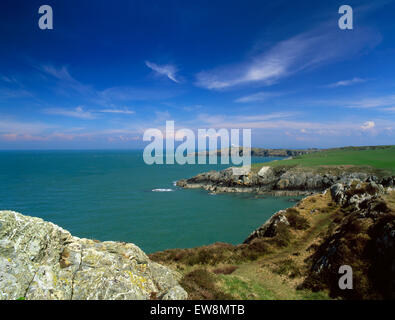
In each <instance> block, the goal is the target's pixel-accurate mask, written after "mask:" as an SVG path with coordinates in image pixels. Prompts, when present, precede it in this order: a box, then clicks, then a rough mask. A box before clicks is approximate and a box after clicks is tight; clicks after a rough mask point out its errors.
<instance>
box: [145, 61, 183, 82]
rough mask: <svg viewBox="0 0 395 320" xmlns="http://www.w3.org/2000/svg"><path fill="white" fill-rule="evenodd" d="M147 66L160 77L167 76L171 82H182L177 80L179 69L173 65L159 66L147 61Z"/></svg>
mask: <svg viewBox="0 0 395 320" xmlns="http://www.w3.org/2000/svg"><path fill="white" fill-rule="evenodd" d="M145 65H146V66H147V67H148V68H150V69H151V70H153V71H155V72H156V73H158V74H159V75H163V76H166V77H167V78H169V79H170V80H171V81H174V82H176V83H179V82H180V81H179V80H178V79H177V78H176V73H177V68H176V67H175V66H173V65H170V64H167V65H162V66H160V65H157V64H156V63H153V62H149V61H146V62H145Z"/></svg>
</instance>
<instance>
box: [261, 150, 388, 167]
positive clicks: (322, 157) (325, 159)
mask: <svg viewBox="0 0 395 320" xmlns="http://www.w3.org/2000/svg"><path fill="white" fill-rule="evenodd" d="M262 165H268V166H272V167H276V166H300V167H324V166H357V167H371V168H373V169H378V170H385V171H390V172H392V173H394V172H395V146H379V147H347V148H339V149H328V150H324V151H320V152H315V153H311V154H306V155H303V156H298V157H294V158H293V159H289V160H280V161H273V162H269V163H265V164H254V165H253V167H254V168H260V167H262Z"/></svg>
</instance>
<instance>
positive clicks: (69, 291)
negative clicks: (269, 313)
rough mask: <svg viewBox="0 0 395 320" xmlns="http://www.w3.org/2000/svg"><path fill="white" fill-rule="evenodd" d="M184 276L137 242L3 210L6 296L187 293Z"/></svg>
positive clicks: (0, 282) (1, 289) (0, 268)
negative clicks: (85, 235)
mask: <svg viewBox="0 0 395 320" xmlns="http://www.w3.org/2000/svg"><path fill="white" fill-rule="evenodd" d="M178 280H179V274H178V273H176V272H175V271H172V270H171V269H169V268H167V267H164V266H162V265H160V264H158V263H155V262H153V261H151V260H150V259H149V258H148V257H147V256H146V255H145V253H144V252H143V251H142V250H141V249H140V248H138V247H137V246H135V245H134V244H131V243H120V242H113V241H106V242H100V241H96V240H89V239H80V238H77V237H74V236H72V235H71V234H70V233H69V232H68V231H66V230H64V229H62V228H60V227H59V226H57V225H54V224H52V223H50V222H46V221H44V220H42V219H39V218H34V217H28V216H24V215H22V214H19V213H16V212H12V211H0V299H11V300H14V299H19V298H25V299H29V300H30V299H56V300H63V299H69V300H70V299H71V300H86V299H100V300H101V299H125V300H126V299H169V300H172V299H186V298H187V293H186V292H185V291H184V289H183V288H182V287H180V286H179V284H178Z"/></svg>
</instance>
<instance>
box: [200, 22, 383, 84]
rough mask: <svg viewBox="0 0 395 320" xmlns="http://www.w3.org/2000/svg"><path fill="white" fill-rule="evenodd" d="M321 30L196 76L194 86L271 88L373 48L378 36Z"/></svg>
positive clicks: (366, 33)
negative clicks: (299, 73) (252, 85)
mask: <svg viewBox="0 0 395 320" xmlns="http://www.w3.org/2000/svg"><path fill="white" fill-rule="evenodd" d="M334 30H336V29H334V28H328V27H323V28H319V29H316V30H313V31H309V32H305V33H302V34H299V35H297V36H294V37H292V38H289V39H287V40H284V41H281V42H279V43H277V44H275V45H274V46H272V48H270V49H269V50H267V51H266V52H263V53H261V54H260V55H257V56H255V57H253V58H251V59H249V60H247V61H244V62H242V63H240V64H237V65H231V66H225V67H222V68H218V69H215V70H211V71H203V72H200V73H198V74H197V76H196V78H197V80H196V85H197V86H199V87H202V88H206V89H214V90H215V89H217V90H220V89H226V88H231V87H235V86H240V85H246V84H251V83H259V84H263V85H270V84H273V83H274V82H276V81H278V80H279V79H281V78H284V77H288V76H290V75H292V74H295V73H297V72H300V71H303V70H306V69H310V68H314V67H317V66H320V65H323V64H327V63H331V62H334V61H337V60H341V59H345V58H350V57H352V56H354V55H356V54H358V53H360V52H361V51H362V50H364V49H370V48H373V47H375V46H376V45H377V44H378V43H379V42H380V41H381V36H380V35H379V34H378V33H376V32H374V31H371V30H370V29H366V28H358V30H354V31H353V32H352V34H351V33H347V32H339V30H336V31H334Z"/></svg>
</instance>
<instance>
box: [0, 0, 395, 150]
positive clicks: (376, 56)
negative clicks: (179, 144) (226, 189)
mask: <svg viewBox="0 0 395 320" xmlns="http://www.w3.org/2000/svg"><path fill="white" fill-rule="evenodd" d="M43 4H49V5H51V6H52V8H53V14H54V29H53V30H41V29H39V27H38V19H39V14H38V8H39V7H40V5H43ZM343 4H348V5H351V6H352V7H353V9H354V29H353V30H340V29H339V28H338V19H339V17H340V15H339V13H338V9H339V7H340V6H341V5H343ZM394 12H395V3H394V1H347V2H344V1H335V0H330V1H329V0H328V1H324V0H322V1H307V0H301V1H285V0H283V1H281V0H280V1H278V0H276V1H274V0H273V1H262V0H259V1H229V0H228V1H213V0H211V1H201V0H199V1H148V0H145V1H112V2H110V1H99V0H96V1H94V2H92V1H71V0H70V1H45V2H42V1H33V0H32V1H22V0H13V1H2V3H1V5H0V37H1V50H0V149H70V148H71V149H86V148H89V149H98V148H142V147H143V146H144V145H145V144H146V143H145V142H143V141H142V137H143V133H144V131H145V130H146V129H148V128H159V129H162V128H163V127H164V125H165V121H166V120H174V121H175V124H176V128H189V129H192V130H196V129H197V128H228V129H230V128H251V129H252V144H253V146H259V147H278V148H284V147H286V148H299V147H335V146H345V145H376V144H395V139H394V138H395V90H394V89H395V79H394V75H395V59H394V58H395V19H394Z"/></svg>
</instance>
